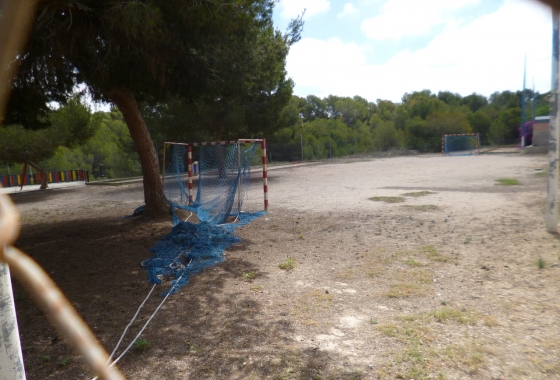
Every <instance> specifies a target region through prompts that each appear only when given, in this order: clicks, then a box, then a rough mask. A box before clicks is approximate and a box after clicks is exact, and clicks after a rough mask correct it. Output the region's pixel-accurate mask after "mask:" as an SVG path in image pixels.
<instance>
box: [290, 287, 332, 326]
mask: <svg viewBox="0 0 560 380" xmlns="http://www.w3.org/2000/svg"><path fill="white" fill-rule="evenodd" d="M332 305H333V295H332V294H330V293H326V292H325V291H323V290H312V291H310V292H307V293H305V294H302V295H301V296H300V297H299V299H298V300H297V303H296V306H295V307H294V308H292V310H291V314H292V315H293V316H294V317H296V318H297V320H298V321H299V322H300V323H302V324H304V325H317V324H319V322H318V321H317V319H318V318H316V315H317V314H319V313H322V312H324V311H326V310H328V309H330V308H331V307H332Z"/></svg>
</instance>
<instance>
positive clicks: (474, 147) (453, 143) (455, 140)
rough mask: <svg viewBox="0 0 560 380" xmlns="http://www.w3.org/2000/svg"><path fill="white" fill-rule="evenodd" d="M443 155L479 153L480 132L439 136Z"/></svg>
mask: <svg viewBox="0 0 560 380" xmlns="http://www.w3.org/2000/svg"><path fill="white" fill-rule="evenodd" d="M441 154H442V155H443V156H445V155H447V156H472V155H478V154H480V134H478V133H461V134H449V135H442V136H441Z"/></svg>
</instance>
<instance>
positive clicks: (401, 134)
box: [269, 90, 550, 160]
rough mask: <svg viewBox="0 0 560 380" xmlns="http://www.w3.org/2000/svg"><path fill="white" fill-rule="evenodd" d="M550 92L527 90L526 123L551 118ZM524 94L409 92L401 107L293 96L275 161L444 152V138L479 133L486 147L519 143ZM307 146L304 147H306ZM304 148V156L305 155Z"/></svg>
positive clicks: (274, 139) (274, 148)
mask: <svg viewBox="0 0 560 380" xmlns="http://www.w3.org/2000/svg"><path fill="white" fill-rule="evenodd" d="M547 95H548V94H539V93H538V92H535V93H533V91H531V90H526V91H525V112H526V118H525V120H531V119H532V117H533V116H542V115H549V112H550V111H549V102H548V100H547V99H546V96H547ZM521 99H522V92H521V91H517V92H511V91H503V92H495V93H493V94H492V95H490V97H488V98H486V97H485V96H482V95H479V94H472V95H468V96H465V97H463V96H461V95H459V94H455V93H452V92H448V91H441V92H439V93H437V94H435V93H432V92H431V91H429V90H425V91H419V92H413V93H407V94H405V95H404V96H403V97H402V101H401V102H400V103H394V102H391V101H388V100H377V102H369V101H367V100H366V99H364V98H362V97H360V96H354V97H353V98H349V97H339V96H333V95H330V96H328V97H326V98H319V97H317V96H313V95H310V96H307V97H306V98H301V97H298V96H293V97H292V99H291V100H290V102H289V104H288V105H287V106H286V107H285V108H284V109H283V110H282V112H281V116H280V123H279V124H280V128H279V130H278V131H277V132H276V133H274V134H273V136H271V137H270V142H271V144H270V148H269V150H270V151H271V153H272V155H273V157H272V158H273V160H298V159H301V156H302V155H303V156H304V159H321V158H327V157H337V156H338V157H340V156H346V155H352V154H364V153H372V152H377V151H386V150H390V149H395V148H404V149H413V150H418V151H421V152H438V151H441V135H442V134H451V133H479V134H480V138H481V141H482V143H483V144H503V143H515V142H518V141H519V131H518V129H519V127H520V125H521ZM302 148H303V149H302ZM302 150H303V152H302Z"/></svg>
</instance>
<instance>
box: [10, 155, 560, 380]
mask: <svg viewBox="0 0 560 380" xmlns="http://www.w3.org/2000/svg"><path fill="white" fill-rule="evenodd" d="M545 168H546V157H545V156H520V155H509V156H506V155H482V156H478V157H441V156H439V155H437V156H436V155H424V156H409V157H395V158H383V159H375V160H373V159H372V160H341V161H329V162H327V163H315V164H312V165H308V166H300V167H293V168H282V169H277V170H271V171H270V173H269V187H270V194H269V199H270V212H269V213H268V214H267V215H266V216H265V217H262V218H260V219H257V220H256V221H254V222H253V223H251V224H250V225H247V226H245V227H243V228H241V229H239V230H238V235H239V236H240V237H241V238H242V239H243V241H242V242H241V243H239V244H238V245H236V246H234V247H232V248H231V249H230V250H228V251H227V261H226V262H224V263H222V264H220V265H218V266H216V267H214V268H211V269H209V270H207V271H205V272H203V273H202V274H200V275H198V276H197V277H195V279H194V280H193V281H192V282H191V284H190V285H189V286H187V287H184V288H182V289H181V290H180V291H179V293H178V294H176V295H174V296H173V297H171V298H170V299H169V300H168V302H167V303H166V304H165V305H164V306H163V308H162V309H161V311H160V312H159V314H158V315H157V316H156V317H155V319H154V321H153V322H152V323H151V324H150V326H149V327H148V328H147V330H146V331H145V332H144V334H143V336H142V337H143V339H145V340H146V341H148V342H149V343H150V345H151V347H150V348H147V347H146V349H136V350H134V351H132V352H130V353H129V354H127V356H125V358H124V359H123V361H122V362H121V363H120V368H121V369H122V370H123V371H124V373H125V374H126V375H127V377H128V378H130V379H395V378H396V379H425V378H433V379H470V378H473V379H502V378H503V379H513V378H515V379H543V378H551V379H555V378H559V377H560V364H559V363H560V326H559V321H560V314H559V311H560V307H559V304H558V298H559V296H560V267H559V262H560V261H559V259H560V256H559V252H560V248H557V246H558V245H560V243H559V241H558V236H557V235H550V234H547V233H546V231H545V226H544V219H543V213H544V205H545V199H546V173H544V176H543V170H540V171H539V170H535V169H545ZM499 178H511V179H517V180H519V181H520V182H521V184H520V185H516V186H500V185H498V184H497V183H496V179H499ZM407 194H408V195H407ZM11 196H12V199H13V200H14V202H15V203H16V204H17V205H18V207H19V209H20V211H21V213H22V215H23V230H22V234H21V238H20V240H19V242H18V246H19V247H21V248H22V249H24V250H25V251H26V252H28V253H29V254H31V255H32V256H33V257H34V258H35V259H36V260H37V261H38V262H39V263H41V265H43V266H44V267H45V269H46V270H47V271H48V272H49V273H50V274H51V275H52V277H53V278H54V279H55V281H56V282H57V283H58V284H59V286H60V287H61V288H62V289H63V291H64V292H65V293H66V294H67V295H68V297H69V299H70V300H71V301H72V302H73V304H74V305H75V306H76V308H77V309H78V311H79V312H80V313H81V315H82V316H83V317H84V319H85V320H86V321H87V322H88V323H89V325H90V326H91V327H92V329H93V331H94V332H95V333H96V334H97V336H98V337H99V339H100V340H101V341H102V342H103V344H104V345H105V346H106V347H107V349H108V350H109V351H111V350H112V348H113V347H114V345H115V343H116V342H117V340H118V338H119V336H120V333H121V332H122V330H123V329H124V327H125V326H126V324H127V323H128V321H129V320H130V318H131V317H132V315H133V314H134V312H135V310H136V308H137V306H138V305H139V304H140V303H141V301H142V300H143V299H144V297H145V296H146V294H147V292H148V291H149V289H150V287H151V286H150V284H148V283H147V282H146V276H145V272H144V270H143V269H142V268H141V267H140V266H139V263H140V261H141V260H143V259H145V258H148V257H150V254H149V252H148V249H149V248H150V247H151V246H152V245H153V244H154V243H155V242H156V241H157V240H158V239H160V238H161V237H162V236H163V235H164V234H166V233H167V232H168V231H169V229H170V222H168V221H159V222H153V221H149V220H144V219H142V218H134V219H122V218H121V216H122V215H125V214H130V213H131V212H132V210H133V209H134V208H135V207H137V206H139V205H141V204H142V189H141V185H140V184H132V185H126V186H119V187H113V186H112V187H109V186H87V187H77V188H71V189H53V190H48V191H44V192H29V193H22V194H13V195H11ZM382 197H389V198H382ZM370 198H374V199H375V200H371V199H370ZM387 201H389V202H387ZM390 202H395V203H390ZM246 209H248V210H259V209H262V184H261V183H260V181H259V180H258V179H255V180H254V181H253V187H252V189H251V191H250V196H249V199H248V200H247V201H246ZM539 258H540V259H541V266H542V267H543V268H542V269H539V266H538V260H539ZM289 259H292V261H293V263H294V264H295V267H294V268H293V269H291V270H286V269H281V268H280V266H281V264H287V261H288V260H289ZM162 289H163V288H162ZM15 294H16V303H17V309H18V318H19V323H20V331H21V335H22V341H23V350H24V359H25V366H26V370H27V374H28V379H90V378H91V377H93V374H92V373H91V372H90V371H89V370H88V369H87V368H86V367H85V366H84V365H83V362H82V360H81V358H80V357H78V356H76V355H75V354H73V353H72V352H71V350H70V349H69V348H68V347H67V345H66V344H65V343H64V342H63V340H62V339H59V338H58V337H57V335H56V333H55V332H54V330H53V329H52V328H51V327H50V325H49V324H48V322H47V321H46V320H45V318H44V316H43V315H42V314H41V312H40V311H38V310H37V309H36V308H35V306H34V304H33V302H32V300H30V299H29V298H28V296H27V295H26V294H25V293H24V292H23V291H22V290H21V287H19V286H18V284H17V283H16V284H15ZM160 300H161V298H160V297H158V296H153V297H152V298H151V299H150V300H149V301H148V303H147V305H146V307H145V311H144V312H142V317H141V318H140V322H138V323H135V325H134V328H133V330H135V331H138V329H139V328H140V326H141V322H143V321H145V320H146V319H147V318H148V317H149V315H150V314H151V312H152V311H153V310H154V309H155V307H156V306H157V304H158V303H159V302H160ZM135 331H133V332H134V333H135Z"/></svg>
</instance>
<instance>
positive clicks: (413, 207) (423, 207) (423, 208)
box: [402, 205, 441, 211]
mask: <svg viewBox="0 0 560 380" xmlns="http://www.w3.org/2000/svg"><path fill="white" fill-rule="evenodd" d="M402 207H406V208H408V209H411V210H414V211H437V210H440V209H441V207H439V206H436V205H404V206H402Z"/></svg>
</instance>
